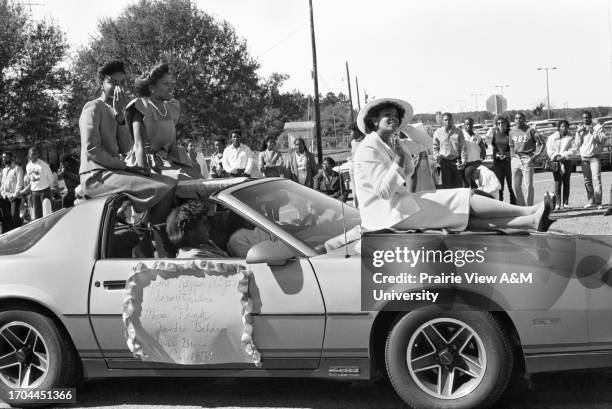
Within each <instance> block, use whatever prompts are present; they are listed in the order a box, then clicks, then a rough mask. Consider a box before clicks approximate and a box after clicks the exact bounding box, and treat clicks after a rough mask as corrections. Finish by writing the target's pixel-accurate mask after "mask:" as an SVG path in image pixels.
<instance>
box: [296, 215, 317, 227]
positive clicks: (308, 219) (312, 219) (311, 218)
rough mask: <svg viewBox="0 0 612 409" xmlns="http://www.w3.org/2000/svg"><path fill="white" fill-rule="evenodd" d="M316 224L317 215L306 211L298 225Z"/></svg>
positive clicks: (308, 225)
mask: <svg viewBox="0 0 612 409" xmlns="http://www.w3.org/2000/svg"><path fill="white" fill-rule="evenodd" d="M315 224H317V216H315V215H314V214H312V213H308V214H307V215H306V216H304V218H303V219H302V220H301V221H300V227H310V226H314V225H315Z"/></svg>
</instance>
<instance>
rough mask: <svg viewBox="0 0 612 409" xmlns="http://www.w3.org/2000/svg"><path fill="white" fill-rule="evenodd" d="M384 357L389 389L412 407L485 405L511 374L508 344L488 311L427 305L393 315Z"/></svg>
mask: <svg viewBox="0 0 612 409" xmlns="http://www.w3.org/2000/svg"><path fill="white" fill-rule="evenodd" d="M430 338H431V339H430ZM434 345H436V346H434ZM385 362H386V367H387V372H388V375H389V380H390V381H391V384H392V385H393V387H394V389H395V391H396V392H397V394H398V395H399V396H400V398H402V400H403V401H404V402H406V404H407V405H408V406H410V407H412V408H415V409H416V408H418V409H434V408H435V409H468V408H469V409H473V408H487V407H489V406H490V405H492V404H493V403H494V402H495V401H496V400H497V399H498V398H499V396H500V395H501V394H502V393H503V391H504V390H505V388H506V386H507V384H508V381H509V379H510V377H511V374H512V365H513V347H512V343H511V341H510V338H509V337H508V335H507V334H506V332H505V331H504V329H503V328H502V327H501V325H500V324H499V323H498V322H497V321H496V320H495V318H494V317H493V316H492V315H491V314H490V313H488V312H479V311H443V310H441V309H439V308H437V307H427V308H423V309H420V310H417V311H412V312H410V313H408V314H406V315H404V316H401V317H399V318H398V319H397V320H396V322H395V324H394V325H393V326H392V328H391V330H390V332H389V334H388V337H387V342H386V348H385ZM466 370H467V371H466ZM449 374H453V376H449Z"/></svg>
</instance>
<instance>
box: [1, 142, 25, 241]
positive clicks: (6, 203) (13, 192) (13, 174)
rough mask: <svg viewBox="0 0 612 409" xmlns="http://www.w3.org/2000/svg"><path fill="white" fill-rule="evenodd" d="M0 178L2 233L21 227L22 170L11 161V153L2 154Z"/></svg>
mask: <svg viewBox="0 0 612 409" xmlns="http://www.w3.org/2000/svg"><path fill="white" fill-rule="evenodd" d="M2 166H3V167H2V172H1V173H2V176H1V177H0V180H1V182H0V205H1V208H0V214H2V215H3V217H2V233H6V232H7V231H10V230H12V229H14V228H17V227H19V226H21V218H20V217H19V207H20V206H21V194H20V192H21V190H22V189H23V169H22V168H21V166H18V165H17V164H16V163H15V160H14V159H13V153H12V152H4V153H3V154H2Z"/></svg>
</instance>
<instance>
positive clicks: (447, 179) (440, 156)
mask: <svg viewBox="0 0 612 409" xmlns="http://www.w3.org/2000/svg"><path fill="white" fill-rule="evenodd" d="M442 122H443V124H444V125H443V126H442V127H441V128H438V129H437V130H436V132H435V133H434V136H433V157H434V161H435V162H436V164H437V166H439V167H440V172H441V173H442V189H453V188H459V187H463V178H462V175H461V171H462V170H463V169H464V168H465V163H466V162H467V152H466V149H465V148H466V146H465V139H464V138H463V133H462V132H461V131H460V130H459V129H457V128H456V127H455V126H454V122H453V116H452V115H451V114H450V113H448V112H445V113H444V114H443V115H442Z"/></svg>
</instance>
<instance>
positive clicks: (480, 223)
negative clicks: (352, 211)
mask: <svg viewBox="0 0 612 409" xmlns="http://www.w3.org/2000/svg"><path fill="white" fill-rule="evenodd" d="M412 113H413V110H412V106H411V105H410V104H409V103H408V102H405V101H402V100H399V99H391V98H382V99H376V100H374V101H371V102H369V103H368V104H366V105H365V106H364V107H363V108H362V109H361V111H360V112H359V115H358V117H357V124H358V126H359V129H360V130H361V131H362V132H364V133H366V137H365V139H364V140H363V142H362V143H361V144H360V145H359V147H358V148H357V152H356V153H355V183H356V188H357V195H358V196H359V198H360V199H359V200H360V207H359V211H360V215H361V222H362V225H363V227H364V228H365V229H367V230H380V229H389V228H391V229H396V230H410V229H438V228H444V229H449V230H457V231H461V230H464V229H466V228H469V229H471V230H482V231H486V230H491V229H500V228H501V229H503V228H514V229H537V230H539V231H546V230H548V228H549V227H550V225H551V224H552V223H553V220H550V219H549V217H548V216H549V214H550V212H551V210H552V208H554V205H555V203H554V196H551V195H550V194H549V193H548V192H546V194H545V195H544V202H543V203H542V204H540V205H538V206H530V207H520V206H515V205H511V204H507V203H503V202H500V201H497V200H494V199H490V198H486V197H483V196H479V195H475V196H472V194H471V190H470V189H466V188H458V189H444V190H438V191H435V192H432V191H424V192H415V193H411V192H410V190H409V185H410V183H407V182H410V179H411V175H412V173H413V172H414V164H413V161H412V158H411V155H409V154H408V153H407V152H406V150H405V149H404V146H402V144H401V143H400V142H399V141H398V140H397V139H395V138H392V136H393V135H394V134H395V133H396V132H397V131H398V129H400V128H401V127H402V126H405V125H406V124H407V123H409V121H410V118H411V117H412Z"/></svg>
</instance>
